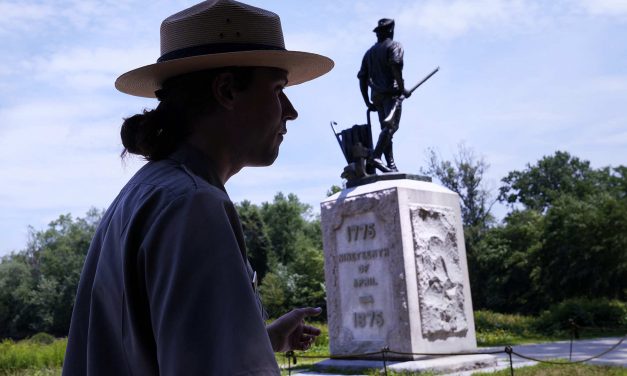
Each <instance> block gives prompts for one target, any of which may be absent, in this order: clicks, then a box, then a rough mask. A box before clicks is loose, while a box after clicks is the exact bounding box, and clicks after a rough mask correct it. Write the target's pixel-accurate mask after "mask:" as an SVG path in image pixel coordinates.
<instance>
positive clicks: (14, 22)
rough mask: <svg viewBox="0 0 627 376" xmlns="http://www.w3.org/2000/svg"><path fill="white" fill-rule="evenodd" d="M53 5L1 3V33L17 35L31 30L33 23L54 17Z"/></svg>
mask: <svg viewBox="0 0 627 376" xmlns="http://www.w3.org/2000/svg"><path fill="white" fill-rule="evenodd" d="M53 13H54V7H53V6H52V4H45V3H43V4H42V3H34V2H33V3H27V2H22V1H6V2H2V3H0V14H1V15H2V17H0V33H1V32H9V33H17V32H20V31H23V30H28V29H29V28H31V26H32V24H33V22H39V21H42V20H45V19H47V18H48V17H50V16H52V14H53Z"/></svg>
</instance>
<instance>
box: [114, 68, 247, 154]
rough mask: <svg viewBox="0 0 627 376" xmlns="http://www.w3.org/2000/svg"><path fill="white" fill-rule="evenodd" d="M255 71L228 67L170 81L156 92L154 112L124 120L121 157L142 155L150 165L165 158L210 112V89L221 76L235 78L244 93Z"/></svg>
mask: <svg viewBox="0 0 627 376" xmlns="http://www.w3.org/2000/svg"><path fill="white" fill-rule="evenodd" d="M253 71H254V67H227V68H219V69H212V70H205V71H200V72H193V73H188V74H185V75H181V76H177V77H174V78H170V79H168V80H167V81H165V82H164V83H163V85H162V88H161V89H159V90H157V91H156V92H155V94H156V96H157V99H159V105H158V106H157V108H155V109H154V110H144V111H142V113H140V114H136V115H133V116H131V117H129V118H126V119H124V123H122V129H121V130H120V136H121V137H122V145H124V150H122V153H121V155H120V156H121V157H122V158H124V157H126V156H127V155H128V154H129V153H130V154H137V155H141V156H143V157H144V158H146V159H147V160H149V161H157V160H160V159H163V158H166V157H167V156H168V155H170V154H171V153H172V152H174V151H175V150H176V149H177V147H178V146H179V145H180V144H181V143H182V142H183V140H184V139H185V138H186V137H187V136H188V135H189V133H190V132H191V129H190V128H191V127H190V125H191V123H192V121H193V120H194V119H195V118H197V117H198V116H200V115H202V114H206V113H207V112H208V111H211V110H212V109H213V108H214V106H215V99H214V97H213V94H212V92H211V90H209V87H210V86H211V84H212V82H213V80H214V79H215V78H216V77H217V76H218V75H219V74H221V73H225V72H229V73H232V74H233V76H234V82H235V87H236V89H238V90H245V89H246V88H247V87H248V86H249V85H250V83H251V82H252V79H253Z"/></svg>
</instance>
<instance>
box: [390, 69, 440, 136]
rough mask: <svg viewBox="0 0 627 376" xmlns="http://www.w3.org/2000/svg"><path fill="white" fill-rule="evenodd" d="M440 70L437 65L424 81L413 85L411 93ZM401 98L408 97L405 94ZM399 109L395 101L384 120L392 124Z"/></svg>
mask: <svg viewBox="0 0 627 376" xmlns="http://www.w3.org/2000/svg"><path fill="white" fill-rule="evenodd" d="M439 70H440V67H436V68H435V69H434V70H433V71H432V72H431V73H429V74H428V75H427V77H425V78H423V79H422V81H420V82H418V83H417V84H416V86H414V87H412V88H411V90H410V91H409V95H411V93H413V92H414V90H416V89H418V86H420V85H422V84H424V83H425V82H426V81H427V80H428V79H430V78H431V76H433V75H434V74H436V73H438V71H439ZM400 99H401V100H405V99H406V98H405V97H404V96H401V98H400ZM397 109H398V103H394V107H392V110H390V114H389V115H388V117H386V118H385V119H384V120H383V122H384V123H387V124H390V123H391V122H392V119H393V118H394V113H395V112H396V110H397Z"/></svg>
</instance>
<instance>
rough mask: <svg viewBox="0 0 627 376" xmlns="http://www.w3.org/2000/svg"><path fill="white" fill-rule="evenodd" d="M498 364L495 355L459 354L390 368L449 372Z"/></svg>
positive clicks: (400, 364) (398, 364)
mask: <svg viewBox="0 0 627 376" xmlns="http://www.w3.org/2000/svg"><path fill="white" fill-rule="evenodd" d="M496 365H497V358H496V357H495V356H494V355H487V354H485V355H483V354H482V355H458V356H446V357H441V358H434V359H427V360H414V361H411V362H402V363H396V364H392V365H391V366H389V367H388V369H391V370H394V371H396V372H401V371H409V372H418V373H419V372H427V371H431V372H437V373H449V372H458V371H468V370H473V369H481V368H485V367H494V366H496Z"/></svg>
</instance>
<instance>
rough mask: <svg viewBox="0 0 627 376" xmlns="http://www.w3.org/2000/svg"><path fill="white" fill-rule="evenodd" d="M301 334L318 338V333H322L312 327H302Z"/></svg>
mask: <svg viewBox="0 0 627 376" xmlns="http://www.w3.org/2000/svg"><path fill="white" fill-rule="evenodd" d="M303 333H305V334H310V335H313V336H319V335H320V333H322V332H321V331H320V329H318V328H316V327H314V326H309V325H304V326H303Z"/></svg>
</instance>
